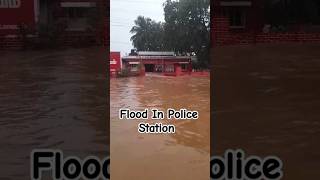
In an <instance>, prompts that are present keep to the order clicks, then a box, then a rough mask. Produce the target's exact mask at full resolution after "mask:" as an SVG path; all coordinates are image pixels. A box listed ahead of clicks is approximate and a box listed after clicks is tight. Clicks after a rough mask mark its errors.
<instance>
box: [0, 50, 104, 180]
mask: <svg viewBox="0 0 320 180" xmlns="http://www.w3.org/2000/svg"><path fill="white" fill-rule="evenodd" d="M103 53H105V52H103ZM105 57H106V56H104V55H103V54H102V52H101V51H100V50H99V49H97V48H90V49H70V50H48V51H38V52H29V51H24V52H1V56H0V179H1V180H6V179H12V180H17V179H23V180H25V179H30V176H29V171H30V166H29V164H30V159H29V158H30V153H31V151H32V149H34V148H54V149H61V150H62V151H63V152H64V153H65V154H66V155H77V156H80V157H84V156H88V155H97V156H100V157H101V156H106V155H107V152H108V135H109V133H108V130H109V128H108V127H107V125H108V123H107V114H106V112H107V99H106V98H107V95H106V94H107V93H106V92H107V89H106V85H107V80H106V75H105V74H106V73H105V72H106V71H105V70H106V67H105V65H106V63H105V61H106V58H105Z"/></svg>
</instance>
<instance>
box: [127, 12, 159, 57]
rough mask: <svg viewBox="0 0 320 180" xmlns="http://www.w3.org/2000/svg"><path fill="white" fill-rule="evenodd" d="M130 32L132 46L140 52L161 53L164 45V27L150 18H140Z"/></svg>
mask: <svg viewBox="0 0 320 180" xmlns="http://www.w3.org/2000/svg"><path fill="white" fill-rule="evenodd" d="M134 23H135V26H133V27H132V28H131V30H130V32H131V33H132V34H133V36H132V37H131V41H132V44H133V46H134V47H135V48H137V50H138V51H161V50H163V48H164V45H163V25H162V23H161V22H155V21H153V20H151V19H150V18H145V17H143V16H139V17H138V18H137V19H136V20H135V21H134Z"/></svg>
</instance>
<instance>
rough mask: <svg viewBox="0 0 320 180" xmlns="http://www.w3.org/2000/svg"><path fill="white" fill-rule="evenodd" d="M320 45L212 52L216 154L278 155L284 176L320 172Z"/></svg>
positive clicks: (313, 175) (310, 176) (304, 176)
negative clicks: (228, 151) (235, 151)
mask: <svg viewBox="0 0 320 180" xmlns="http://www.w3.org/2000/svg"><path fill="white" fill-rule="evenodd" d="M319 50H320V44H278V45H271V44H270V45H256V46H230V47H219V48H215V49H214V50H213V59H212V60H213V69H214V70H213V79H214V82H213V86H214V87H213V92H212V93H213V105H214V111H213V124H212V125H213V126H212V129H211V131H212V147H211V150H212V151H211V152H212V154H222V153H223V152H224V151H225V150H226V149H229V148H232V149H236V148H242V149H244V150H245V152H246V153H247V154H252V155H260V156H265V155H277V156H278V157H280V158H281V159H282V160H283V163H284V179H289V180H294V179H297V180H300V179H318V177H319V176H320V171H319V167H320V143H319V142H320V51H319Z"/></svg>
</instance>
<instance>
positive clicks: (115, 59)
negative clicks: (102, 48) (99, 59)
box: [110, 52, 121, 75]
mask: <svg viewBox="0 0 320 180" xmlns="http://www.w3.org/2000/svg"><path fill="white" fill-rule="evenodd" d="M120 58H121V57H120V52H110V75H116V74H117V72H119V71H120V69H121V62H120Z"/></svg>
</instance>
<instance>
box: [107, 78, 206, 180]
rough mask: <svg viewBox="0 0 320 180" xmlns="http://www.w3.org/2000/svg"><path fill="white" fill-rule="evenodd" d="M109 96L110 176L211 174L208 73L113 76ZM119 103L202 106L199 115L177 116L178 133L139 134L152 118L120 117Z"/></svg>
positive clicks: (156, 179)
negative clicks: (194, 118) (179, 75)
mask: <svg viewBox="0 0 320 180" xmlns="http://www.w3.org/2000/svg"><path fill="white" fill-rule="evenodd" d="M110 99H111V103H110V104H111V106H110V108H111V109H110V116H111V129H110V131H111V132H110V133H111V134H110V136H111V142H110V143H111V144H110V152H111V179H113V180H123V179H139V180H150V179H152V180H163V179H171V180H180V179H184V180H194V179H199V180H208V179H209V160H210V145H209V143H210V79H209V78H206V77H197V78H195V77H190V76H187V77H156V76H146V77H130V78H119V79H111V81H110ZM120 108H130V109H132V110H143V109H145V108H149V109H151V108H158V109H161V110H164V111H165V110H166V109H167V108H175V109H180V108H187V109H189V110H197V111H199V119H198V120H195V121H194V120H193V121H185V120H183V121H181V120H180V121H174V122H173V124H174V125H175V126H176V133H175V134H140V133H139V132H138V129H137V126H138V124H139V123H140V122H147V121H141V120H119V118H118V111H119V109H120ZM148 122H149V123H152V124H154V123H153V122H150V120H149V121H148ZM166 122H167V121H164V122H163V123H164V124H167V123H166Z"/></svg>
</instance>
